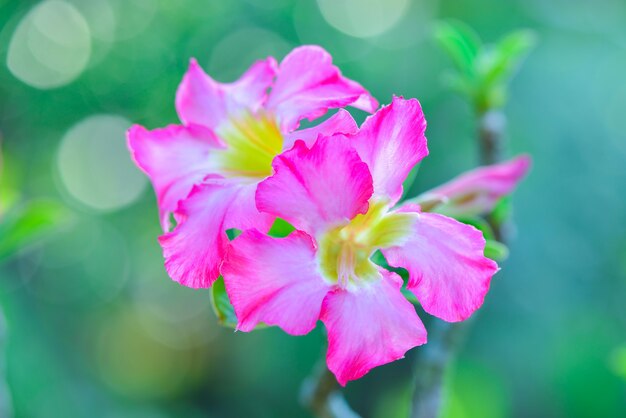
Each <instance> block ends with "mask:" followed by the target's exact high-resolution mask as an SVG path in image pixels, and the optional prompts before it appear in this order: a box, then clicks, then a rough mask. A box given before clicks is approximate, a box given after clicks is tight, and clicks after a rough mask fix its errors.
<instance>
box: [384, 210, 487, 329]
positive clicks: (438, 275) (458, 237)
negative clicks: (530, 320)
mask: <svg viewBox="0 0 626 418" xmlns="http://www.w3.org/2000/svg"><path fill="white" fill-rule="evenodd" d="M401 210H402V209H401ZM403 211H412V210H411V209H408V210H406V209H405V210H403ZM413 232H414V233H413V234H412V235H411V237H410V238H409V239H408V241H407V242H406V243H405V244H403V245H402V246H398V247H391V248H387V249H383V250H382V252H383V254H384V256H385V258H386V259H387V261H388V262H389V264H390V265H391V266H394V267H404V268H406V269H407V270H408V272H409V282H408V285H407V288H408V289H409V290H410V291H412V292H413V293H414V294H415V296H416V297H417V299H418V300H419V301H420V303H421V305H422V307H423V308H424V310H425V311H426V312H428V313H429V314H431V315H435V316H437V317H439V318H441V319H443V320H445V321H448V322H456V321H462V320H464V319H467V318H468V317H469V316H470V315H471V314H472V313H473V312H474V311H475V310H476V309H478V308H479V307H480V306H481V305H482V304H483V300H484V299H485V295H486V294H487V291H488V290H489V283H490V282H491V277H492V276H493V275H494V274H495V273H496V272H497V271H498V265H497V264H496V263H495V262H494V261H493V260H490V259H488V258H486V257H485V256H484V255H483V252H484V249H485V239H484V238H483V234H482V232H480V231H479V230H477V229H476V228H474V227H473V226H469V225H466V224H463V223H461V222H458V221H456V220H454V219H452V218H448V217H447V216H443V215H440V214H437V213H421V214H420V215H419V220H418V221H417V222H416V223H415V229H414V231H413Z"/></svg>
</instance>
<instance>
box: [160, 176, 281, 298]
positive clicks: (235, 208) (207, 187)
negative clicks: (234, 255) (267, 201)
mask: <svg viewBox="0 0 626 418" xmlns="http://www.w3.org/2000/svg"><path fill="white" fill-rule="evenodd" d="M255 188H256V184H247V185H241V184H237V183H235V182H232V181H231V182H229V181H225V180H223V179H210V180H208V182H207V183H206V184H202V185H200V186H195V187H194V189H193V190H192V192H191V193H190V194H189V197H188V198H187V199H185V200H183V201H182V202H181V203H180V205H179V207H178V210H177V211H176V217H177V220H178V225H177V226H176V228H175V229H174V230H173V231H172V232H170V233H167V234H165V235H162V236H161V237H159V242H160V243H161V246H162V247H163V256H164V257H165V268H166V270H167V272H168V274H169V275H170V277H171V278H172V279H174V280H176V281H177V282H179V283H180V284H182V285H183V286H188V287H192V288H202V287H209V286H210V285H211V284H213V282H214V281H215V280H216V279H217V278H218V276H219V274H220V273H219V267H220V265H221V263H222V260H223V258H224V256H225V255H226V249H227V246H228V237H227V236H226V232H225V231H226V230H227V229H230V228H241V229H246V228H258V229H261V230H264V231H267V230H269V228H270V226H271V223H272V221H273V218H272V217H271V216H268V215H267V214H261V213H259V212H258V211H257V210H256V207H255V205H254V191H255Z"/></svg>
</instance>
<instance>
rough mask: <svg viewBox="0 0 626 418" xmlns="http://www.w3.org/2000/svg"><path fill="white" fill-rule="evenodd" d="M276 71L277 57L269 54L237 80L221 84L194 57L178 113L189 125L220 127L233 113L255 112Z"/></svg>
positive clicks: (179, 96) (181, 91)
mask: <svg viewBox="0 0 626 418" xmlns="http://www.w3.org/2000/svg"><path fill="white" fill-rule="evenodd" d="M276 71H277V64H276V60H275V59H274V58H272V57H268V58H267V59H265V60H260V61H257V62H255V63H254V64H253V65H252V66H251V67H250V68H249V69H248V71H246V73H244V74H243V75H242V76H241V78H239V80H237V81H235V82H234V83H218V82H217V81H215V80H213V79H212V78H211V77H210V76H209V75H207V74H206V73H205V72H204V70H202V68H201V67H200V65H199V64H198V62H197V61H196V60H195V59H192V60H191V61H190V63H189V69H188V70H187V73H186V74H185V76H184V77H183V80H182V81H181V83H180V85H179V86H178V91H177V92H176V110H177V111H178V116H179V117H180V120H181V121H183V123H185V124H189V123H195V124H200V125H204V126H207V127H209V128H211V129H219V127H220V125H221V124H222V123H223V122H225V121H227V120H228V118H229V117H231V116H233V114H234V115H235V116H237V114H238V113H240V112H242V111H244V110H245V111H249V112H252V113H254V112H256V111H257V110H258V109H259V108H260V107H261V106H262V105H263V103H264V102H265V100H266V98H267V90H268V89H269V87H270V86H271V85H272V83H273V80H274V77H275V76H276Z"/></svg>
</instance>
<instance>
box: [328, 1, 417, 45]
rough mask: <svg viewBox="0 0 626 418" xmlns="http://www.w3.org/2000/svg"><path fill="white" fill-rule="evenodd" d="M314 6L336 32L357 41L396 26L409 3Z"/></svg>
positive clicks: (341, 2) (349, 3)
mask: <svg viewBox="0 0 626 418" xmlns="http://www.w3.org/2000/svg"><path fill="white" fill-rule="evenodd" d="M317 4H318V6H319V8H320V12H321V13H322V16H324V19H325V20H326V21H327V22H328V23H329V24H330V25H331V26H333V27H334V28H335V29H337V30H340V31H341V32H343V33H345V34H348V35H350V36H354V37H357V38H370V37H373V36H377V35H380V34H382V33H384V32H386V31H388V30H389V29H391V28H392V27H393V26H394V25H395V24H396V23H398V21H399V20H400V19H401V18H402V16H404V13H405V12H406V9H407V6H408V4H409V0H317Z"/></svg>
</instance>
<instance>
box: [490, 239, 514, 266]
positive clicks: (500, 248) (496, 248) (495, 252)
mask: <svg viewBox="0 0 626 418" xmlns="http://www.w3.org/2000/svg"><path fill="white" fill-rule="evenodd" d="M508 256H509V248H508V247H507V246H506V245H504V244H502V243H501V242H498V241H496V240H492V239H488V240H487V242H485V257H487V258H491V259H492V260H493V261H504V260H506V259H507V257H508Z"/></svg>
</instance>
